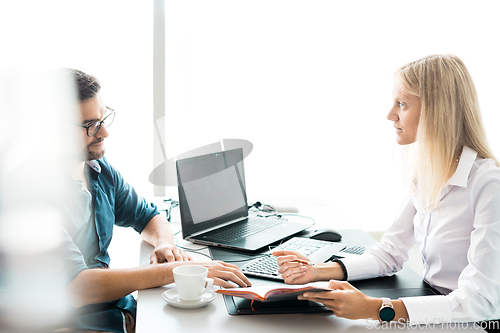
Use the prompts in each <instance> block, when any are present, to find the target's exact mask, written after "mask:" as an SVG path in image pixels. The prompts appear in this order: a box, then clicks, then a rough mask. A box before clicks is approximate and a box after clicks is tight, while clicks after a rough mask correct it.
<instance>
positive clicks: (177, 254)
mask: <svg viewBox="0 0 500 333" xmlns="http://www.w3.org/2000/svg"><path fill="white" fill-rule="evenodd" d="M192 260H193V258H192V257H191V256H190V255H189V254H187V253H186V252H184V251H183V250H182V249H181V248H178V247H177V246H175V245H173V244H171V243H168V242H165V243H161V244H159V245H158V246H156V247H155V249H154V251H153V254H151V257H149V263H150V264H160V263H164V262H174V261H192Z"/></svg>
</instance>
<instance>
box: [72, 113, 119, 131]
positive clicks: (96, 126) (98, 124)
mask: <svg viewBox="0 0 500 333" xmlns="http://www.w3.org/2000/svg"><path fill="white" fill-rule="evenodd" d="M106 109H107V110H108V111H110V113H109V114H108V115H107V116H106V117H104V119H103V120H99V121H96V122H93V123H92V124H90V125H87V126H84V125H78V126H80V127H83V128H86V129H87V135H88V136H94V135H96V134H97V132H99V130H100V129H101V125H102V124H104V125H105V126H106V127H109V126H111V124H112V123H113V120H115V110H113V109H112V108H108V107H107V106H106Z"/></svg>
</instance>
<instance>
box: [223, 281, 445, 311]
mask: <svg viewBox="0 0 500 333" xmlns="http://www.w3.org/2000/svg"><path fill="white" fill-rule="evenodd" d="M362 291H363V293H365V294H366V295H368V296H372V297H389V298H391V299H397V298H399V297H413V296H427V295H437V293H436V291H435V290H433V289H432V288H425V287H421V288H403V289H364V290H362ZM223 297H224V303H225V304H226V309H227V312H228V313H229V314H230V315H245V314H246V315H254V314H277V313H320V312H332V311H331V310H330V309H328V308H327V307H325V306H323V305H322V304H319V303H316V302H311V301H300V300H287V301H274V302H259V301H254V303H253V308H254V309H253V310H252V308H251V305H250V304H251V300H249V299H246V298H241V297H233V296H228V295H223Z"/></svg>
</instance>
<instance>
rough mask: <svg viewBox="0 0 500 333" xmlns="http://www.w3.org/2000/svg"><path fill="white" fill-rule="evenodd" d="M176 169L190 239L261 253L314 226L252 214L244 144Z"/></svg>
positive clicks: (183, 162) (184, 226)
mask: <svg viewBox="0 0 500 333" xmlns="http://www.w3.org/2000/svg"><path fill="white" fill-rule="evenodd" d="M176 167H177V183H178V191H179V208H180V214H181V226H182V237H183V238H184V239H185V240H188V241H191V242H193V243H196V244H204V245H210V246H218V247H223V248H229V249H236V250H243V251H256V250H258V249H260V248H262V247H264V246H267V245H269V244H272V243H274V242H277V241H280V240H281V239H283V238H285V237H288V236H291V235H293V234H296V233H298V232H300V231H302V230H304V229H306V228H308V227H310V226H311V225H312V224H313V223H312V222H311V223H305V222H304V223H299V222H295V221H288V220H286V219H280V218H277V217H254V216H249V215H248V203H247V193H246V183H245V170H244V165H243V149H241V148H239V149H233V150H227V151H222V152H217V153H212V154H206V155H201V156H196V157H191V158H186V159H182V160H178V161H176Z"/></svg>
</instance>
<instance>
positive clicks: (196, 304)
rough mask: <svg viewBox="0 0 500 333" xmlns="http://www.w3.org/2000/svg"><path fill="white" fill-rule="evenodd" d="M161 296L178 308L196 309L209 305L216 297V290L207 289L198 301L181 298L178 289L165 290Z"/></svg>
mask: <svg viewBox="0 0 500 333" xmlns="http://www.w3.org/2000/svg"><path fill="white" fill-rule="evenodd" d="M161 298H163V299H164V300H165V302H167V303H168V304H170V305H172V306H173V307H176V308H181V309H196V308H202V307H204V306H207V304H208V303H210V302H212V301H213V300H214V299H215V292H213V291H212V290H207V291H206V292H205V293H204V294H203V295H201V299H200V300H198V301H192V302H188V301H183V300H181V299H180V298H179V294H178V293H177V289H175V288H174V289H169V290H167V291H165V292H164V293H163V294H162V295H161Z"/></svg>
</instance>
